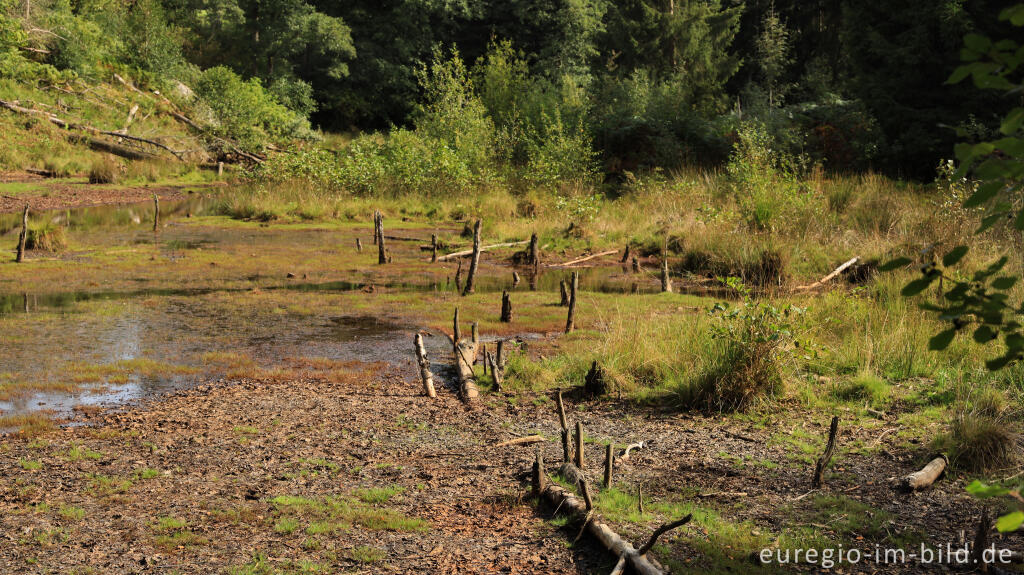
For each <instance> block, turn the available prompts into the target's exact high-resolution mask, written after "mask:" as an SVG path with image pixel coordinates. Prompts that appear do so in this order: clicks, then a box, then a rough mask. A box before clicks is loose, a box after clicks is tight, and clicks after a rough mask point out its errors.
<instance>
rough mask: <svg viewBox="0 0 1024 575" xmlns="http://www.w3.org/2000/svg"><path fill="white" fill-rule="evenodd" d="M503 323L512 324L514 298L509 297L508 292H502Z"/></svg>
mask: <svg viewBox="0 0 1024 575" xmlns="http://www.w3.org/2000/svg"><path fill="white" fill-rule="evenodd" d="M501 321H502V322H503V323H511V322H512V298H511V297H509V295H508V292H507V291H503V292H501Z"/></svg>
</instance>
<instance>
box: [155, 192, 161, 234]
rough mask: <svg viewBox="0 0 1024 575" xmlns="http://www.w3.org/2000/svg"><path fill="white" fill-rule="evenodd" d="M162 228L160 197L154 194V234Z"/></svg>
mask: <svg viewBox="0 0 1024 575" xmlns="http://www.w3.org/2000/svg"><path fill="white" fill-rule="evenodd" d="M159 228H160V197H159V196H157V195H156V194H153V233H156V232H157V231H159Z"/></svg>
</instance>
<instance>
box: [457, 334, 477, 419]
mask: <svg viewBox="0 0 1024 575" xmlns="http://www.w3.org/2000/svg"><path fill="white" fill-rule="evenodd" d="M476 354H477V344H475V343H473V342H472V341H465V340H463V341H460V342H458V343H457V344H456V346H455V368H456V371H457V372H458V374H459V396H461V397H462V400H463V401H465V402H467V403H470V402H472V401H473V400H475V399H476V398H477V397H479V395H480V391H479V390H478V389H477V387H476V374H474V373H473V362H474V361H475V358H476Z"/></svg>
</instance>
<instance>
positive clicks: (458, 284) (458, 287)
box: [455, 260, 462, 292]
mask: <svg viewBox="0 0 1024 575" xmlns="http://www.w3.org/2000/svg"><path fill="white" fill-rule="evenodd" d="M455 291H459V292H461V291H462V260H459V266H458V267H457V268H455Z"/></svg>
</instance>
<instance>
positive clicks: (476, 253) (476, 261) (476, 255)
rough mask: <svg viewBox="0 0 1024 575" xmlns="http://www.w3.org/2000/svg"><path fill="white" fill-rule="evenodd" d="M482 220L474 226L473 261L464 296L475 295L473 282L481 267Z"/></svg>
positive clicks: (470, 263) (471, 261) (477, 221)
mask: <svg viewBox="0 0 1024 575" xmlns="http://www.w3.org/2000/svg"><path fill="white" fill-rule="evenodd" d="M480 226H481V222H480V219H479V218H477V220H476V223H475V224H473V259H472V260H470V262H469V275H468V276H467V277H466V289H465V290H463V292H462V295H464V296H465V295H469V294H471V293H473V280H475V279H476V268H477V266H478V265H480Z"/></svg>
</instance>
